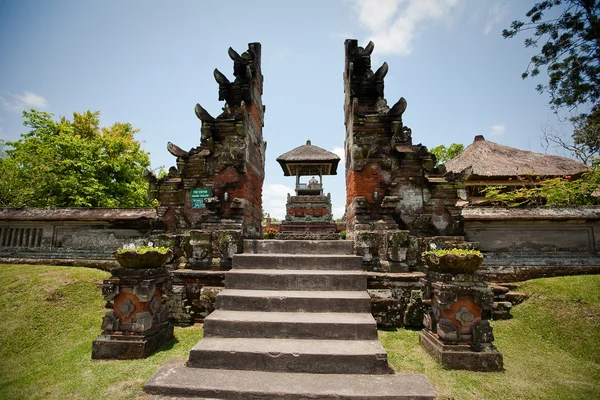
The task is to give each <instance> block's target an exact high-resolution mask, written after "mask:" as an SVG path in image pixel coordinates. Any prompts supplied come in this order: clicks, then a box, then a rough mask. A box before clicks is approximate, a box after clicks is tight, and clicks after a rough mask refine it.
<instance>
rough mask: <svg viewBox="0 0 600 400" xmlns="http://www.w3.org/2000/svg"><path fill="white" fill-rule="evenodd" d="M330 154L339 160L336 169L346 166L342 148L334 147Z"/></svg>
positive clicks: (344, 153)
mask: <svg viewBox="0 0 600 400" xmlns="http://www.w3.org/2000/svg"><path fill="white" fill-rule="evenodd" d="M331 152H332V153H334V154H336V155H337V156H338V157H339V158H340V163H339V164H338V169H339V168H344V166H345V165H346V152H345V151H344V148H343V147H339V146H335V147H334V148H333V150H331Z"/></svg>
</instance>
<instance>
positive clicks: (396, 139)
mask: <svg viewBox="0 0 600 400" xmlns="http://www.w3.org/2000/svg"><path fill="white" fill-rule="evenodd" d="M373 49H374V45H373V42H369V44H368V45H367V46H366V47H364V48H363V47H360V46H358V42H357V41H356V40H353V39H348V40H346V41H345V50H346V51H345V53H346V56H345V69H344V92H345V104H344V117H345V118H344V119H345V125H346V140H345V143H344V148H345V152H346V221H347V229H348V236H349V237H350V238H354V239H355V241H356V240H357V235H361V233H363V238H367V237H368V238H370V239H369V240H368V241H370V244H369V243H367V244H364V243H363V244H361V243H357V248H359V249H360V247H361V246H362V245H364V246H367V247H369V246H371V247H375V248H378V249H379V250H377V252H378V253H379V254H380V255H381V257H383V258H387V259H388V260H390V262H393V263H400V264H403V263H404V262H405V257H406V256H405V255H403V254H402V253H403V252H404V253H405V252H406V250H401V249H402V248H406V246H407V244H406V243H404V244H402V243H401V242H406V241H407V240H408V239H407V237H408V235H413V236H421V237H422V236H438V235H457V234H459V235H460V234H461V232H462V227H461V226H460V221H459V218H458V209H457V208H456V207H455V204H456V200H457V193H456V187H455V185H454V183H452V182H448V181H446V180H445V179H444V178H443V172H444V171H440V170H439V169H438V168H437V167H435V162H436V160H435V156H433V155H432V154H430V153H429V152H428V151H427V148H426V147H425V146H422V145H421V144H417V145H413V143H412V137H411V135H412V132H411V129H410V128H408V127H407V126H405V125H404V124H403V121H402V115H403V114H404V111H405V110H406V106H407V102H406V100H405V99H404V98H400V100H398V101H397V102H396V103H395V104H394V105H393V106H392V107H389V106H388V104H387V101H386V99H385V97H384V78H385V76H386V74H387V72H388V65H387V63H383V65H382V66H381V67H379V69H377V70H376V71H375V72H373V70H372V69H371V53H372V52H373ZM368 232H370V233H368ZM386 232H387V233H386ZM394 232H395V233H394ZM400 232H404V234H400ZM367 233H368V234H367ZM376 236H377V237H378V238H377V239H373V238H374V237H376ZM365 240H366V239H365Z"/></svg>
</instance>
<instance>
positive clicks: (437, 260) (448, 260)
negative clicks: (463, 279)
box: [423, 253, 483, 274]
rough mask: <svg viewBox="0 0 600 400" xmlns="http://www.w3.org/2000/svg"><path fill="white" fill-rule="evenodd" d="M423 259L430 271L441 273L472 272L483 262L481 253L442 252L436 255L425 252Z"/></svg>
mask: <svg viewBox="0 0 600 400" xmlns="http://www.w3.org/2000/svg"><path fill="white" fill-rule="evenodd" d="M423 259H424V260H425V264H426V265H427V267H428V268H429V269H430V270H431V271H435V272H439V273H443V274H472V273H474V272H475V271H477V270H478V269H479V267H480V266H481V263H483V254H465V255H458V254H444V255H443V256H438V255H437V254H434V253H425V254H424V255H423Z"/></svg>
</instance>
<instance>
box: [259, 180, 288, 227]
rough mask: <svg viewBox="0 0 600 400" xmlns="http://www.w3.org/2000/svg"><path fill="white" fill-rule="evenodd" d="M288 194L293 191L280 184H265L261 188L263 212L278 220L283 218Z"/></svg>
mask: <svg viewBox="0 0 600 400" xmlns="http://www.w3.org/2000/svg"><path fill="white" fill-rule="evenodd" d="M288 193H290V194H292V195H293V194H294V189H293V188H290V187H287V186H285V185H282V184H280V183H267V184H265V185H264V186H263V196H262V198H263V210H264V211H265V212H267V213H269V214H271V217H275V218H277V219H279V220H282V219H284V218H285V203H286V202H287V195H288Z"/></svg>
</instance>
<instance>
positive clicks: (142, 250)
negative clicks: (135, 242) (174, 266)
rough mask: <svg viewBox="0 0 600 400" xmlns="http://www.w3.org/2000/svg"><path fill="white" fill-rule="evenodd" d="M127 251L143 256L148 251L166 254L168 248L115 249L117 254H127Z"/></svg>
mask: <svg viewBox="0 0 600 400" xmlns="http://www.w3.org/2000/svg"><path fill="white" fill-rule="evenodd" d="M129 251H135V252H136V253H138V254H144V253H147V252H149V251H156V252H159V253H161V254H167V252H168V251H169V248H168V247H151V246H145V247H120V248H118V249H117V253H127V252H129Z"/></svg>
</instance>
